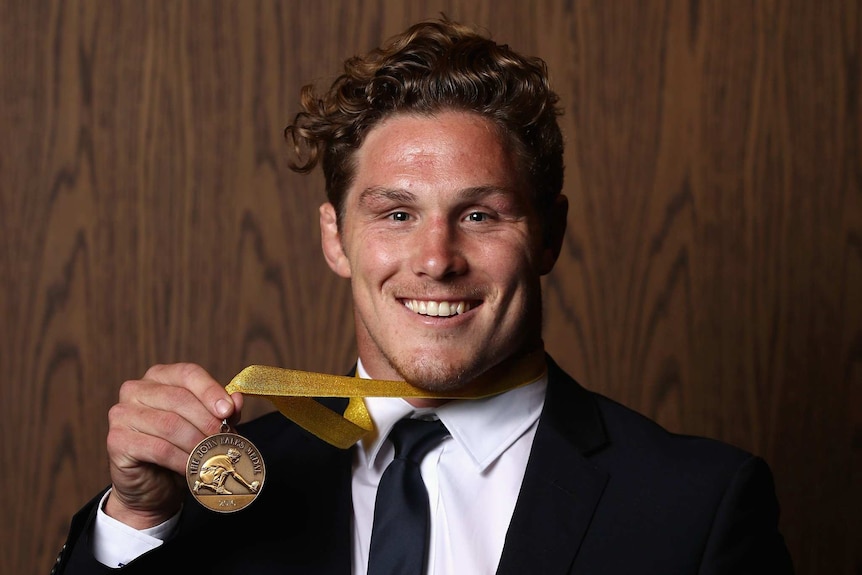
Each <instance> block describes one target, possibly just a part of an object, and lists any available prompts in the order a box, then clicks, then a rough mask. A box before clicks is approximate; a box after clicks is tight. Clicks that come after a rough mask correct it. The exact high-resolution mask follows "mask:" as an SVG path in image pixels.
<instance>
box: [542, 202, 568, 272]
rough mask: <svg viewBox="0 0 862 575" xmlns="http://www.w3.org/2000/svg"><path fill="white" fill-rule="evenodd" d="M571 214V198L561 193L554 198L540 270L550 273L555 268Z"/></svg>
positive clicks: (546, 227) (545, 234)
mask: <svg viewBox="0 0 862 575" xmlns="http://www.w3.org/2000/svg"><path fill="white" fill-rule="evenodd" d="M568 214H569V199H568V198H567V197H566V196H564V195H562V194H560V195H558V196H557V197H556V198H554V204H553V206H551V209H550V210H548V213H547V218H548V220H547V221H546V222H545V230H544V244H543V246H542V257H541V263H540V267H539V272H540V273H541V274H542V275H545V274H548V273H550V272H551V270H552V269H554V265H555V264H556V263H557V258H558V257H560V251H561V250H562V249H563V238H564V237H565V236H566V222H567V219H566V218H567V217H568Z"/></svg>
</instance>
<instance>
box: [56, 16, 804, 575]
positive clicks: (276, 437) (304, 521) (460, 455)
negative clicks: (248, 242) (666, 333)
mask: <svg viewBox="0 0 862 575" xmlns="http://www.w3.org/2000/svg"><path fill="white" fill-rule="evenodd" d="M302 105H303V109H302V111H301V112H300V113H298V114H297V116H296V117H295V119H294V122H293V123H292V124H291V125H290V126H288V127H287V129H286V137H287V139H288V141H289V142H290V143H291V149H292V150H293V151H294V152H295V157H294V162H293V164H292V167H293V168H294V169H296V170H297V171H300V172H308V171H310V170H312V169H314V168H315V167H316V166H318V165H321V167H322V169H323V172H324V175H325V180H326V193H327V199H328V201H327V202H326V203H324V204H323V205H322V206H321V208H320V212H319V217H320V227H321V233H322V249H323V255H324V257H325V258H326V261H327V262H328V264H329V266H330V267H331V268H332V270H333V271H334V272H335V273H336V274H338V275H339V276H341V277H343V278H347V279H348V280H349V281H350V284H351V287H352V294H353V303H354V313H355V326H356V341H357V349H358V352H359V353H358V355H359V357H358V358H357V363H356V366H355V373H356V375H358V376H359V377H361V378H364V379H365V380H366V381H365V383H364V384H363V383H362V382H361V380H355V379H352V380H349V381H351V382H356V381H359V383H356V384H355V387H356V389H359V390H360V391H361V390H362V389H365V390H366V391H367V393H366V395H368V396H369V397H366V398H365V399H364V401H362V402H360V404H357V403H354V402H351V403H350V405H349V406H348V402H347V400H346V399H344V400H338V399H335V400H333V399H331V398H330V399H327V400H321V401H322V403H324V404H326V405H327V406H329V407H330V408H332V409H334V410H336V411H337V412H339V413H341V412H345V410H346V412H345V413H346V414H347V413H353V412H355V411H356V410H357V409H360V407H361V410H363V411H362V412H363V413H366V414H367V416H368V418H369V420H370V421H371V423H372V426H371V427H372V428H371V430H370V431H369V432H368V433H366V434H365V435H364V436H363V437H361V439H359V440H358V442H356V443H355V444H354V445H351V446H349V448H347V449H343V448H340V447H336V446H333V445H329V444H327V443H325V442H324V441H321V439H319V437H317V436H315V435H312V434H309V433H308V432H307V431H305V430H304V429H302V428H301V427H299V426H298V425H296V424H294V423H293V422H292V421H290V420H288V419H287V418H285V417H283V416H282V415H281V414H279V413H273V414H269V415H266V416H264V417H262V418H259V419H257V420H254V421H250V422H248V423H244V424H240V425H239V426H238V427H237V432H238V433H240V434H242V435H241V436H239V435H234V434H231V433H227V432H226V430H225V429H224V428H225V427H226V423H225V421H226V420H227V419H231V420H232V421H236V420H238V417H239V412H240V411H241V409H242V394H241V393H233V394H228V393H227V391H226V390H225V388H224V387H223V386H222V385H220V384H219V383H218V382H216V381H214V380H213V379H212V378H211V377H210V376H209V375H208V374H207V372H206V371H205V370H204V368H202V367H201V366H197V365H190V364H175V365H157V366H153V367H152V368H151V369H150V370H148V371H147V373H146V374H145V375H144V377H143V378H142V379H140V380H133V381H128V382H126V383H124V384H123V385H122V387H121V389H120V399H119V402H118V403H117V404H116V405H115V406H114V407H113V408H112V409H111V412H110V418H109V419H110V430H109V434H108V438H107V452H108V456H109V461H110V468H111V480H112V485H111V486H110V487H109V488H107V489H106V490H105V491H104V492H102V493H100V494H98V496H96V497H95V498H94V499H93V501H91V502H90V503H89V504H88V505H87V506H86V507H85V508H84V509H82V511H81V512H79V513H78V514H77V515H76V516H75V517H74V518H73V521H72V526H71V529H70V534H69V539H68V542H67V545H66V546H65V548H64V551H63V553H62V554H61V557H60V558H59V559H58V565H57V569H56V571H57V572H65V573H100V572H109V571H111V570H112V569H114V568H119V567H121V566H122V569H123V570H124V571H127V572H130V573H151V572H154V571H156V570H158V569H163V570H164V569H171V570H180V571H182V570H189V571H192V570H193V571H199V570H201V569H207V570H210V569H212V570H214V571H217V572H218V573H220V574H221V575H226V574H231V573H255V574H263V575H266V574H270V573H273V574H274V573H303V574H309V573H311V574H314V573H327V574H329V573H342V574H345V575H347V574H358V575H363V574H365V573H369V574H371V575H378V574H383V573H392V574H396V573H397V574H402V575H406V574H409V573H414V574H416V575H419V574H426V573H427V574H471V575H472V574H484V573H488V574H490V573H501V574H502V573H512V574H525V573H541V574H566V573H584V574H587V573H602V574H616V573H620V574H622V573H625V574H630V573H639V574H651V573H654V574H667V573H674V574H685V573H692V574H694V573H702V574H706V573H709V574H718V573H728V574H740V573H766V572H768V573H790V572H792V565H791V561H790V558H789V556H788V554H787V550H786V547H785V545H784V541H783V539H782V537H781V535H780V533H779V532H778V529H777V519H778V504H777V501H776V498H775V493H774V487H773V483H772V476H771V474H770V471H769V468H768V467H767V465H766V464H765V462H764V461H763V460H762V459H760V458H759V457H756V456H754V455H752V454H749V453H746V452H744V451H741V450H739V449H736V448H734V447H732V446H729V445H725V444H722V443H719V442H717V441H713V440H709V439H705V438H696V437H687V436H679V435H674V434H671V433H669V432H667V431H665V430H664V429H662V428H661V427H659V426H658V425H656V424H655V423H653V422H652V421H649V420H648V419H646V418H644V417H642V416H641V415H638V414H637V413H635V412H633V411H631V410H629V409H627V408H625V407H623V406H621V405H619V404H617V403H615V402H613V401H611V400H609V399H607V398H605V397H602V396H600V395H598V394H595V393H593V392H590V391H587V390H586V389H584V388H583V387H581V386H580V385H579V384H578V383H576V382H575V381H574V380H573V379H572V378H571V377H569V376H568V375H567V374H565V373H564V372H563V371H562V370H561V369H560V368H559V367H558V366H557V365H556V364H555V363H554V361H553V359H552V358H551V357H550V356H548V355H546V354H544V352H543V349H544V348H543V343H542V294H541V283H540V279H541V277H542V276H543V275H545V274H547V273H550V272H551V271H552V269H553V267H554V264H555V262H556V260H557V257H558V255H559V251H560V246H561V242H562V239H563V235H564V233H565V228H566V212H567V206H568V204H567V200H566V198H565V196H563V195H562V194H561V190H562V184H563V161H562V158H563V139H562V135H561V134H560V130H559V127H558V125H557V115H558V113H559V110H558V108H557V96H556V94H555V93H554V92H553V91H552V90H551V89H550V87H549V83H548V78H547V72H546V69H545V65H544V63H543V62H542V61H541V60H539V59H536V58H529V57H524V56H522V55H520V54H518V53H516V52H514V51H512V50H510V49H509V48H508V47H507V46H505V45H498V44H496V43H495V42H493V41H492V40H490V39H489V38H487V37H486V36H484V35H482V34H481V33H479V32H478V31H476V30H473V29H471V28H468V27H466V26H462V25H460V24H457V23H454V22H451V21H449V20H446V19H441V20H433V21H427V22H422V23H420V24H417V25H415V26H413V27H411V28H410V29H409V30H407V31H406V32H404V33H403V34H401V35H399V36H397V37H395V38H393V39H391V40H390V41H389V42H387V43H386V44H384V45H383V46H382V47H381V48H379V49H377V50H374V51H372V52H370V53H369V54H367V55H365V56H361V57H355V58H351V59H349V60H348V61H347V62H346V63H345V69H344V72H343V73H342V75H341V76H339V77H338V78H337V79H336V80H335V82H334V83H333V84H332V86H330V87H329V88H328V89H327V90H325V91H324V92H323V93H322V94H318V93H317V92H316V91H315V88H314V87H312V86H309V87H306V88H305V89H304V90H303V98H302ZM524 365H528V366H529V367H530V369H528V370H527V371H526V372H528V373H532V374H534V375H531V376H530V377H523V376H522V375H521V374H523V373H525V371H524V369H522V368H523V366H524ZM536 373H537V374H538V375H535V374H536ZM369 380H385V382H388V384H392V385H398V384H400V383H401V382H406V384H409V386H410V390H411V391H410V392H409V393H405V395H404V396H403V397H389V396H385V395H387V394H375V393H372V392H370V391H369V390H371V389H379V387H373V385H376V384H377V383H380V382H374V381H369ZM349 385H350V386H351V388H352V387H353V386H354V384H353V383H350V384H349ZM363 385H364V386H365V387H363ZM397 389H401V388H397ZM350 391H351V390H345V394H344V395H345V397H350V396H352V393H350ZM365 410H367V411H365ZM219 432H221V433H219ZM220 436H227V437H228V439H227V440H225V441H227V442H229V443H230V444H231V445H240V444H242V445H244V444H245V442H246V441H250V442H252V443H253V444H254V445H256V446H258V448H259V453H260V455H261V456H262V457H263V458H265V459H266V462H267V478H268V479H267V482H266V485H265V486H264V484H263V483H262V481H261V482H259V483H258V484H257V485H259V486H260V488H259V489H257V488H255V490H252V491H259V494H257V493H255V495H258V496H259V500H258V501H255V502H254V503H253V504H251V505H249V506H248V507H245V508H242V509H241V510H239V511H236V512H231V513H224V514H218V513H215V512H213V511H212V510H211V509H209V508H205V507H204V506H201V505H198V501H196V500H195V498H194V496H193V494H191V493H190V492H189V490H188V489H186V486H185V481H184V480H183V475H187V462H188V461H189V460H190V459H189V454H190V453H194V452H196V451H198V452H200V451H203V449H204V448H202V447H201V445H203V446H205V447H206V449H207V450H209V449H210V447H212V448H213V449H215V448H216V447H217V446H218V445H219V444H220V441H219V440H217V439H213V438H218V437H220ZM246 438H248V439H246ZM201 442H204V443H201ZM249 449H251V447H249ZM251 453H254V454H255V456H256V455H257V452H256V451H252V452H251ZM261 469H262V466H261ZM261 469H255V472H259V471H261ZM186 479H188V477H187V478H186ZM189 481H190V479H189ZM248 497H251V495H250V494H249V495H248ZM236 503H237V502H236V501H234V500H229V501H221V500H220V504H224V505H227V506H232V505H235V504H236ZM408 510H409V517H406V516H404V513H402V512H405V511H408Z"/></svg>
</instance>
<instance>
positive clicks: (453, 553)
mask: <svg viewBox="0 0 862 575" xmlns="http://www.w3.org/2000/svg"><path fill="white" fill-rule="evenodd" d="M357 373H358V374H359V375H360V376H361V377H368V375H367V373H366V372H365V370H364V369H363V367H362V363H361V362H359V363H358V367H357ZM546 387H547V378H542V379H540V380H539V381H536V382H535V383H532V384H529V385H526V386H522V387H518V388H516V389H513V390H510V391H507V392H505V393H502V394H499V395H496V396H493V397H489V398H484V399H474V400H453V401H450V402H448V403H446V404H444V405H442V406H440V407H437V408H424V409H417V408H414V407H413V406H411V405H410V404H409V403H407V402H406V401H404V400H403V399H400V398H384V397H370V398H366V400H365V403H366V406H367V407H368V411H369V413H370V414H371V418H372V419H373V421H374V425H375V429H376V433H375V434H374V435H373V436H372V437H367V438H365V439H363V440H362V441H360V443H359V445H358V448H357V449H356V450H355V456H354V462H353V515H354V517H353V573H354V575H366V572H367V566H368V549H369V545H370V542H371V525H372V522H373V518H374V500H375V497H376V495H377V484H378V483H379V482H380V476H381V475H382V474H383V471H384V470H385V469H386V466H387V465H388V464H389V462H390V461H391V460H392V458H393V457H394V449H393V447H392V444H391V443H390V442H388V441H386V436H387V435H388V434H389V431H390V430H391V429H392V426H393V425H394V424H395V422H396V421H398V420H399V419H402V418H404V417H409V416H413V417H431V416H436V417H437V418H439V419H440V420H441V421H442V422H443V424H444V425H445V426H446V428H447V429H448V430H449V433H450V435H451V437H449V438H446V439H444V440H443V442H442V443H441V444H440V445H438V446H437V447H436V448H435V449H433V450H431V451H430V452H429V453H428V455H426V456H425V458H424V459H423V461H422V465H421V468H420V470H421V473H422V478H423V480H424V481H425V485H426V487H427V489H428V499H429V502H430V504H431V534H430V537H431V540H430V546H429V558H428V569H427V574H428V575H456V574H462V573H470V574H471V575H481V574H483V573H487V574H489V575H490V574H492V573H494V572H495V571H496V570H497V564H498V563H499V561H500V556H501V554H502V551H503V543H504V542H505V537H506V530H507V529H508V527H509V522H510V520H511V518H512V512H513V511H514V508H515V502H516V501H517V498H518V492H519V490H520V488H521V482H522V480H523V478H524V470H525V469H526V466H527V459H528V458H529V455H530V448H531V446H532V443H533V437H534V436H535V432H536V425H537V422H538V419H539V414H540V413H541V411H542V407H543V405H544V398H545V389H546ZM105 498H107V494H106V495H105ZM104 501H105V499H103V500H102V504H101V505H99V510H98V512H97V515H96V522H95V527H94V530H93V553H94V555H95V557H96V559H97V560H98V561H99V562H101V563H102V564H104V565H107V566H109V567H120V566H122V565H123V564H125V563H128V562H129V561H131V560H132V559H134V558H135V557H137V556H139V555H141V554H143V553H145V552H147V551H150V550H151V549H154V548H156V547H158V546H159V545H161V544H162V542H163V541H164V540H165V539H166V538H167V537H169V536H170V535H171V533H172V532H173V530H174V529H175V528H176V525H177V523H178V521H179V513H178V514H177V515H175V516H174V517H172V518H171V519H169V520H168V521H166V522H165V523H162V524H161V525H157V526H156V527H152V528H150V529H145V530H140V531H139V530H136V529H133V528H131V527H129V526H127V525H125V524H123V523H120V522H119V521H117V520H115V519H113V518H111V517H109V516H108V515H107V514H106V513H105V512H104V511H102V505H103V504H104Z"/></svg>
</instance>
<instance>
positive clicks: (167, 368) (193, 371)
mask: <svg viewBox="0 0 862 575" xmlns="http://www.w3.org/2000/svg"><path fill="white" fill-rule="evenodd" d="M144 379H145V380H146V379H148V380H152V381H156V382H159V383H163V384H166V385H176V386H181V387H184V388H186V389H188V390H189V391H191V392H192V393H193V394H194V395H195V397H197V398H198V400H199V401H200V402H201V403H202V404H203V405H204V406H206V408H207V409H208V410H209V411H210V413H212V414H213V415H215V416H216V417H218V418H220V419H225V418H227V417H230V416H231V415H232V414H233V412H234V409H235V406H234V402H233V401H231V399H230V395H228V393H227V392H226V391H225V390H224V387H223V386H222V385H221V384H220V383H219V382H217V381H216V380H215V379H213V377H212V376H211V375H210V374H209V373H208V372H207V371H206V370H205V369H204V368H203V367H201V366H199V365H197V364H194V363H174V364H168V365H164V364H159V365H154V366H152V367H151V368H150V369H148V370H147V373H146V374H145V375H144Z"/></svg>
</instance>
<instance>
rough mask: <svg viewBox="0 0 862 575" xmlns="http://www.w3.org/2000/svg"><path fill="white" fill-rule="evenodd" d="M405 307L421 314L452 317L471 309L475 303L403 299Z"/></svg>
mask: <svg viewBox="0 0 862 575" xmlns="http://www.w3.org/2000/svg"><path fill="white" fill-rule="evenodd" d="M402 302H403V303H404V307H406V308H407V309H409V310H410V311H412V312H413V313H417V314H419V315H428V316H434V317H452V316H454V315H459V314H462V313H465V312H468V311H470V310H471V309H472V308H473V307H475V304H474V303H472V302H470V301H467V300H460V301H436V300H421V299H405V300H402Z"/></svg>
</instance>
